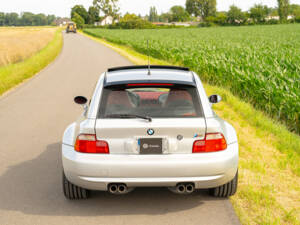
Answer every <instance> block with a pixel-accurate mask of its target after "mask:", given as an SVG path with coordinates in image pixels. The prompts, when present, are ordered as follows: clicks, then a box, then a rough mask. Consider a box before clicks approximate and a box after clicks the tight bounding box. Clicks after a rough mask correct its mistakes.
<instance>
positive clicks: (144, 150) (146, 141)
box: [139, 138, 162, 155]
mask: <svg viewBox="0 0 300 225" xmlns="http://www.w3.org/2000/svg"><path fill="white" fill-rule="evenodd" d="M139 144H140V154H142V155H155V154H162V138H141V139H139Z"/></svg>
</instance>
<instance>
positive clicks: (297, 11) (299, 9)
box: [289, 4, 300, 18]
mask: <svg viewBox="0 0 300 225" xmlns="http://www.w3.org/2000/svg"><path fill="white" fill-rule="evenodd" d="M289 14H290V15H292V16H294V17H295V18H298V17H300V5H297V4H291V5H290V10H289Z"/></svg>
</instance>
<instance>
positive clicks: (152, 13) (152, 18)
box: [149, 6, 158, 22]
mask: <svg viewBox="0 0 300 225" xmlns="http://www.w3.org/2000/svg"><path fill="white" fill-rule="evenodd" d="M149 21H150V22H157V21H158V14H157V10H156V8H155V6H152V7H150V13H149Z"/></svg>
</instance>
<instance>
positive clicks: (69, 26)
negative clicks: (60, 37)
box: [66, 23, 77, 33]
mask: <svg viewBox="0 0 300 225" xmlns="http://www.w3.org/2000/svg"><path fill="white" fill-rule="evenodd" d="M66 32H67V33H69V32H73V33H77V26H76V24H75V23H68V24H67V29H66Z"/></svg>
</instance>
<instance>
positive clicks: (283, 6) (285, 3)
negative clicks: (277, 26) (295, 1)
mask: <svg viewBox="0 0 300 225" xmlns="http://www.w3.org/2000/svg"><path fill="white" fill-rule="evenodd" d="M277 2H278V14H279V17H280V20H281V21H285V20H287V17H288V14H289V5H290V1H289V0H277Z"/></svg>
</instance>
